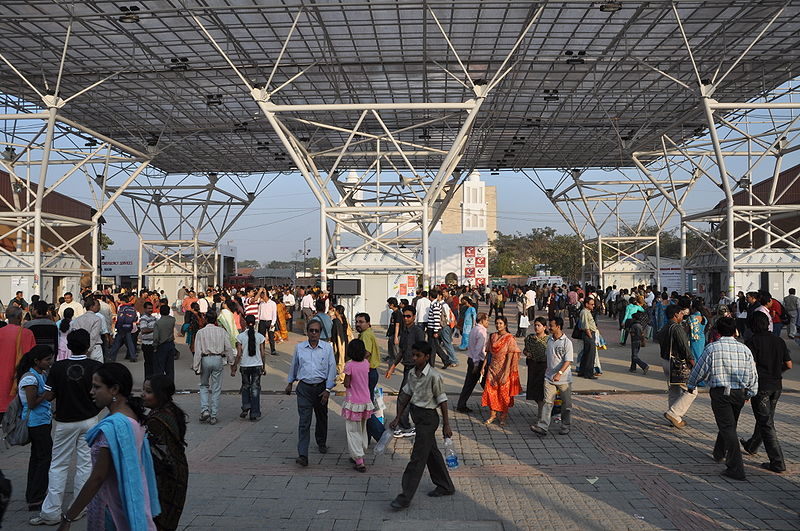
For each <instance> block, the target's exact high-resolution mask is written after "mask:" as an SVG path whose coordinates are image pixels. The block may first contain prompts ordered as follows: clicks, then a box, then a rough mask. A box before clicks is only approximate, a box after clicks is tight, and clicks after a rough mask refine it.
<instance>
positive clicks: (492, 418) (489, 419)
mask: <svg viewBox="0 0 800 531" xmlns="http://www.w3.org/2000/svg"><path fill="white" fill-rule="evenodd" d="M496 418H497V417H489V418H488V419H486V422H484V423H483V425H484V426H488V425H490V424H491V423H492V422H494V421H495V419H496Z"/></svg>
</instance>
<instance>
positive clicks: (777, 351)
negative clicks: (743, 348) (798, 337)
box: [740, 312, 792, 473]
mask: <svg viewBox="0 0 800 531" xmlns="http://www.w3.org/2000/svg"><path fill="white" fill-rule="evenodd" d="M752 322H753V336H752V337H751V338H750V339H748V340H747V342H746V343H745V345H747V346H748V348H750V351H751V352H752V353H753V359H754V360H755V362H756V370H757V371H758V393H756V396H754V397H753V398H752V399H751V400H750V404H751V405H752V407H753V416H755V418H756V426H755V428H754V430H753V436H752V437H750V439H749V440H747V441H745V440H744V439H740V441H741V443H742V447H743V448H744V451H745V452H747V453H748V454H750V455H755V454H756V453H757V452H758V447H759V446H761V441H762V440H763V441H764V449H765V450H766V451H767V456H768V457H769V463H763V464H762V465H761V466H762V467H763V468H766V469H767V470H771V471H773V472H778V473H780V472H783V471H785V470H786V463H784V461H783V452H782V451H781V445H780V443H779V442H778V434H777V433H776V432H775V421H774V417H775V406H776V405H777V404H778V399H779V398H780V397H781V389H782V384H781V380H782V378H783V371H786V370H789V369H791V368H792V359H791V358H790V357H789V349H787V348H786V343H785V342H784V340H783V339H781V338H780V337H777V336H775V335H774V334H772V333H771V332H770V331H769V318H768V317H767V316H766V314H764V313H763V312H756V313H755V314H754V315H753V319H752Z"/></svg>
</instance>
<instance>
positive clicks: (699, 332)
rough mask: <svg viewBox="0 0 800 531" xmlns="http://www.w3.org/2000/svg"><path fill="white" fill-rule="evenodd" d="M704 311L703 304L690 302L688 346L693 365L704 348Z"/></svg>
mask: <svg viewBox="0 0 800 531" xmlns="http://www.w3.org/2000/svg"><path fill="white" fill-rule="evenodd" d="M705 313H706V309H705V308H704V307H703V303H702V302H700V301H699V300H697V299H695V300H693V301H692V313H691V315H689V332H690V333H689V345H690V346H691V347H692V357H694V361H695V363H696V362H697V360H699V359H700V356H701V355H702V354H703V350H705V348H706V325H707V324H708V319H707V318H706V316H705Z"/></svg>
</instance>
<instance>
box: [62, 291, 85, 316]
mask: <svg viewBox="0 0 800 531" xmlns="http://www.w3.org/2000/svg"><path fill="white" fill-rule="evenodd" d="M67 308H72V310H73V311H74V312H75V314H74V315H73V316H72V318H73V319H74V318H76V317H80V316H81V315H83V312H84V310H83V306H81V304H80V303H79V302H78V301H76V300H75V299H73V298H72V293H71V292H69V291H68V292H66V293H65V294H64V302H62V303H61V305H60V306H59V307H58V315H60V316H61V317H64V310H66V309H67Z"/></svg>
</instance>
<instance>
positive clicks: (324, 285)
mask: <svg viewBox="0 0 800 531" xmlns="http://www.w3.org/2000/svg"><path fill="white" fill-rule="evenodd" d="M319 282H320V289H323V290H326V289H328V220H327V218H326V213H325V205H323V204H320V205H319Z"/></svg>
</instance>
